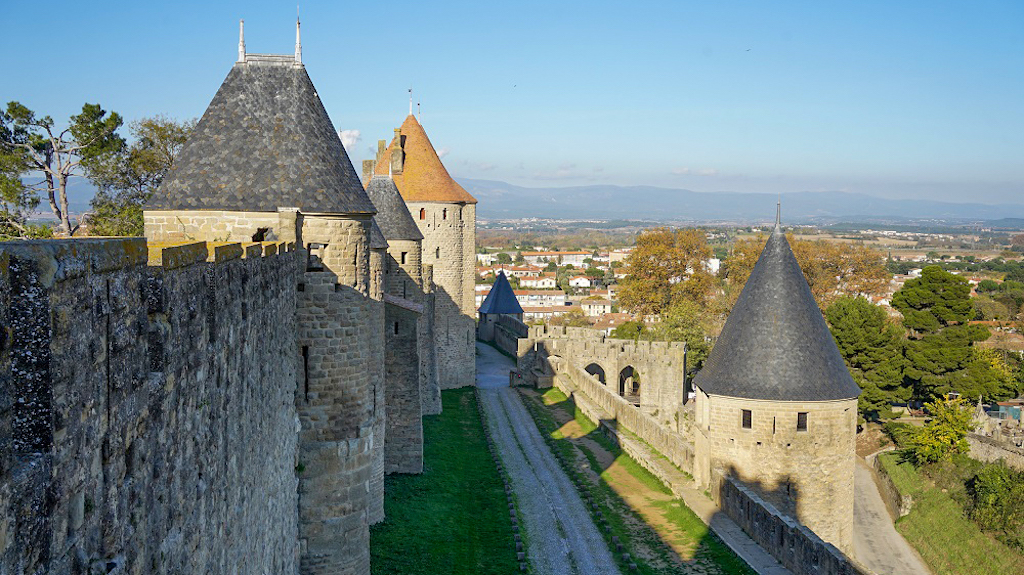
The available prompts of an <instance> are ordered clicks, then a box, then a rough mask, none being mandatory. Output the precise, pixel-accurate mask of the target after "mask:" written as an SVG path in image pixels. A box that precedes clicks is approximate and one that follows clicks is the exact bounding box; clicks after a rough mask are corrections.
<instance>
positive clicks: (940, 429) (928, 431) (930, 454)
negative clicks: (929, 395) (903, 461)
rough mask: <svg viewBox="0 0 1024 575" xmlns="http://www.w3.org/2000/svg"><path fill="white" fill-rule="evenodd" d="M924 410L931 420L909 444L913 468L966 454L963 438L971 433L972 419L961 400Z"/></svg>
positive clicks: (929, 404) (935, 403) (937, 403)
mask: <svg viewBox="0 0 1024 575" xmlns="http://www.w3.org/2000/svg"><path fill="white" fill-rule="evenodd" d="M925 407H926V408H927V409H928V412H929V413H930V414H931V416H932V419H931V421H929V422H928V423H926V424H925V425H924V427H922V428H921V429H919V430H918V431H917V432H915V433H914V435H913V436H912V438H911V440H910V454H911V456H912V457H913V458H914V461H915V462H916V463H917V464H919V465H923V464H926V463H935V462H936V461H942V460H944V459H948V458H949V457H951V456H952V455H954V454H956V453H966V452H967V451H969V450H970V446H969V445H967V439H966V437H967V434H968V433H969V432H970V431H972V430H973V429H974V424H973V423H972V420H973V417H974V416H973V414H972V413H971V410H970V409H967V408H966V407H965V406H964V404H963V402H962V400H953V401H943V400H938V401H935V402H932V403H928V404H926V405H925Z"/></svg>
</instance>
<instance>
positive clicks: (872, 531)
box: [853, 457, 931, 575]
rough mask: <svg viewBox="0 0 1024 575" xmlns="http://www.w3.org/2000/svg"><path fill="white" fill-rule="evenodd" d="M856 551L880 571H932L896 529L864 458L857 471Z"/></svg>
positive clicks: (898, 574)
mask: <svg viewBox="0 0 1024 575" xmlns="http://www.w3.org/2000/svg"><path fill="white" fill-rule="evenodd" d="M854 492H855V496H854V500H853V552H854V555H855V556H856V557H857V559H858V560H859V561H860V562H861V563H863V564H864V566H866V567H868V568H869V569H871V570H872V571H874V572H876V573H886V574H887V575H929V574H930V573H931V572H930V571H929V570H928V568H927V567H925V565H924V563H923V562H922V561H921V559H920V558H919V557H918V555H917V554H916V553H914V549H913V548H912V547H910V545H909V544H908V543H907V541H906V540H905V539H904V538H903V536H902V535H900V534H899V532H898V531H896V527H895V526H893V524H892V520H891V519H890V518H889V512H888V511H886V509H885V503H884V502H883V501H882V496H881V495H880V494H879V493H878V487H877V486H876V485H875V480H874V477H873V476H872V474H871V468H869V467H868V465H867V463H864V460H863V459H861V458H860V457H858V458H857V470H856V472H855V474H854Z"/></svg>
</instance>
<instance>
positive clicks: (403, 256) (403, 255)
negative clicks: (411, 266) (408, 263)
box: [402, 252, 408, 266]
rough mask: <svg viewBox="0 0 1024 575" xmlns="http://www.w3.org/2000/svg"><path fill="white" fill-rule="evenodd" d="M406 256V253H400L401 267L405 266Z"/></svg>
mask: <svg viewBox="0 0 1024 575" xmlns="http://www.w3.org/2000/svg"><path fill="white" fill-rule="evenodd" d="M407 254H408V252H402V265H403V266H404V265H405V256H406V255H407Z"/></svg>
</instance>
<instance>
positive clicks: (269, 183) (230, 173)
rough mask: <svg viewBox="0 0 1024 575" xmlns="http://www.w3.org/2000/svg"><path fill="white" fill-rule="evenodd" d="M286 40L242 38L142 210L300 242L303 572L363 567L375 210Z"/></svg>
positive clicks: (166, 229)
mask: <svg viewBox="0 0 1024 575" xmlns="http://www.w3.org/2000/svg"><path fill="white" fill-rule="evenodd" d="M296 44H297V46H296V55H295V56H292V55H286V56H281V55H265V54H247V53H245V51H244V48H243V47H242V46H244V44H242V43H240V50H239V60H238V62H237V63H236V64H235V65H234V67H233V68H232V69H231V71H230V72H229V73H228V76H227V78H226V79H225V80H224V83H223V84H222V85H221V87H220V89H219V90H218V91H217V94H216V95H215V96H214V98H213V101H212V102H211V103H210V105H209V107H208V108H207V110H206V112H205V113H204V114H203V117H202V119H201V120H200V121H199V124H198V125H197V126H196V129H195V132H194V134H193V136H192V137H191V138H190V139H189V141H188V143H187V144H186V145H185V147H184V149H183V150H182V151H181V154H180V155H179V157H178V158H177V160H176V162H175V165H174V167H173V168H172V169H171V171H170V173H169V174H168V175H167V177H166V179H165V180H164V182H163V185H162V186H161V187H160V189H159V190H158V192H157V193H155V194H154V196H153V197H152V199H151V200H150V201H149V203H148V204H147V205H146V207H145V212H144V217H145V228H146V237H147V238H148V239H149V240H150V242H151V243H152V242H162V241H182V240H196V241H203V240H205V241H214V242H215V241H243V242H252V241H263V240H272V239H277V240H285V241H288V242H295V244H296V247H297V248H298V249H299V250H301V251H300V254H301V261H302V264H301V267H300V268H299V269H296V270H295V279H294V281H295V285H297V290H298V291H297V299H298V301H297V302H296V308H297V311H296V326H297V331H298V333H297V337H296V343H295V351H294V361H295V362H296V367H297V369H296V370H295V371H296V373H297V374H298V375H297V378H296V379H297V381H296V382H295V384H296V385H295V403H296V406H297V411H298V414H299V419H300V422H299V424H300V430H299V456H298V458H297V461H295V462H294V465H295V468H296V472H297V473H298V476H299V533H298V537H299V549H300V553H301V559H300V561H301V572H302V573H303V574H321V573H331V574H339V573H345V574H348V573H352V574H365V573H369V561H370V557H369V522H370V521H371V520H375V519H379V518H380V517H382V514H383V507H382V506H381V504H380V501H379V500H380V498H381V497H382V495H383V477H382V473H383V459H382V454H381V452H382V450H383V441H382V440H381V438H375V434H377V433H381V432H382V431H383V423H382V422H380V421H379V419H380V417H381V416H382V414H383V405H382V402H381V401H380V398H381V396H382V395H383V389H382V386H383V385H384V377H383V371H382V370H383V361H384V351H383V341H382V340H383V335H382V331H383V314H384V309H383V308H384V304H383V302H382V301H381V299H382V298H383V284H382V282H383V277H382V276H383V274H382V273H380V271H381V268H382V267H383V263H384V262H383V259H384V249H385V245H384V243H383V241H382V240H383V238H382V236H378V241H377V242H376V244H377V245H376V246H375V245H374V242H373V241H372V240H373V235H372V233H371V232H372V228H373V219H372V218H373V215H374V213H375V211H376V210H375V208H374V206H373V204H372V203H371V202H370V199H369V198H368V197H367V195H366V192H365V191H364V190H363V187H362V185H361V183H360V181H359V177H358V175H357V174H356V172H355V170H354V169H353V167H352V164H351V162H350V160H349V158H348V155H347V154H346V153H345V150H344V148H343V146H342V144H341V141H340V140H339V138H338V135H337V132H336V131H335V129H334V126H333V125H332V123H331V120H330V118H329V117H328V116H327V112H326V110H324V107H323V104H322V103H321V101H320V98H319V97H318V96H317V93H316V89H315V88H314V87H313V84H312V82H311V81H310V79H309V76H308V75H307V73H306V69H305V67H304V66H303V65H302V63H301V60H300V58H299V54H300V51H299V47H298V42H296ZM375 248H376V250H375ZM374 253H376V256H374V255H373V254H374ZM375 266H376V268H375ZM373 296H376V298H375V297H373ZM250 313H259V310H252V311H251V312H250ZM238 345H242V343H239V344H238ZM375 470H378V471H379V473H374V472H375ZM371 516H372V517H371Z"/></svg>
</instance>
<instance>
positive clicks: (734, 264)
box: [723, 236, 891, 309]
mask: <svg viewBox="0 0 1024 575" xmlns="http://www.w3.org/2000/svg"><path fill="white" fill-rule="evenodd" d="M788 239H789V244H790V246H791V247H792V249H793V255H794V256H796V261H797V263H799V264H800V269H801V270H803V273H804V279H806V280H807V285H808V286H810V288H811V293H812V294H813V295H814V300H815V301H816V302H818V307H820V308H821V309H826V308H827V307H828V306H829V305H830V304H831V303H832V302H833V301H835V300H836V299H837V298H839V297H842V296H844V295H852V296H856V295H861V294H869V295H874V294H879V293H881V292H882V291H883V290H884V288H885V286H886V284H887V283H888V281H889V278H890V277H891V275H890V273H889V271H888V270H887V269H886V266H885V260H884V259H883V258H882V254H881V253H879V252H878V251H876V250H873V249H871V248H868V247H865V246H861V245H856V244H847V243H839V242H828V241H824V240H818V241H800V240H795V239H794V238H792V237H789V238H788ZM767 241H768V239H767V238H766V237H764V236H758V237H757V238H746V239H742V240H738V241H737V242H736V243H735V245H734V246H733V252H732V255H730V256H729V258H728V259H727V260H725V262H724V264H723V273H724V274H725V276H726V277H727V278H728V282H729V284H728V295H729V302H730V307H731V304H732V303H735V302H736V299H737V298H739V295H740V292H741V291H742V290H743V286H744V285H745V284H746V283H747V279H748V278H749V277H750V272H751V271H753V269H754V264H756V263H757V259H758V258H759V257H760V255H761V252H762V251H763V250H764V246H765V244H766V243H767Z"/></svg>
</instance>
